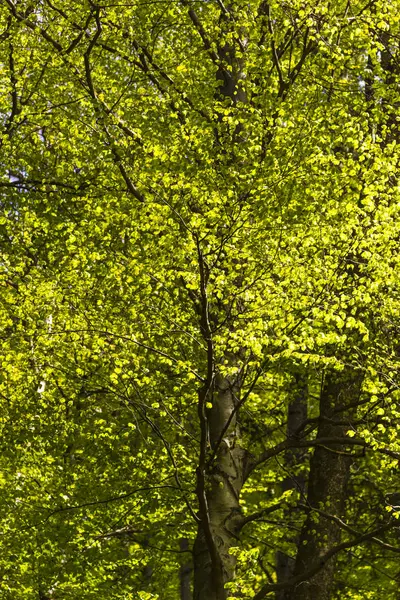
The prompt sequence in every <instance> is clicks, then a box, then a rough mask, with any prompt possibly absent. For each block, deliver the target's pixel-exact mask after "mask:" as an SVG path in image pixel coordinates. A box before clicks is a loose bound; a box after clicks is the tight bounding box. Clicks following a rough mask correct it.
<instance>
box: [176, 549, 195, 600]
mask: <svg viewBox="0 0 400 600" xmlns="http://www.w3.org/2000/svg"><path fill="white" fill-rule="evenodd" d="M179 547H180V549H181V551H182V552H188V551H189V540H188V539H187V538H182V539H181V540H180V542H179ZM191 574H192V563H191V561H189V560H188V561H186V562H184V563H183V564H182V565H181V568H180V570H179V592H180V595H179V597H180V600H192V591H191V589H190V583H191Z"/></svg>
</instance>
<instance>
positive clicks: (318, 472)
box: [285, 373, 361, 600]
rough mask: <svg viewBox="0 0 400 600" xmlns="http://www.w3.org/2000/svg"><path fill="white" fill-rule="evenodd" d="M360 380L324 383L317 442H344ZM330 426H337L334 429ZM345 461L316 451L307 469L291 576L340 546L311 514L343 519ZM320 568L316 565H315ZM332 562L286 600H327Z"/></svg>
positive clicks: (335, 449)
mask: <svg viewBox="0 0 400 600" xmlns="http://www.w3.org/2000/svg"><path fill="white" fill-rule="evenodd" d="M360 383H361V377H360V376H355V375H354V373H353V374H352V376H351V377H347V379H346V378H345V377H343V376H341V375H340V374H330V375H329V376H327V377H326V379H325V381H324V383H323V386H322V392H321V398H320V422H319V427H318V435H317V438H318V437H321V438H322V437H325V438H327V437H329V438H332V437H341V438H342V437H344V436H345V435H346V431H347V430H348V428H349V425H343V421H345V419H346V418H349V419H350V418H351V413H352V411H353V410H354V409H350V410H347V411H346V410H345V406H347V405H350V404H352V403H354V402H355V401H356V400H357V399H358V397H359V393H360ZM335 421H337V422H340V423H341V424H336V423H335ZM350 464H351V457H350V455H349V453H346V452H345V450H344V448H343V447H342V446H340V445H337V444H334V445H323V446H322V445H321V446H317V447H316V449H315V452H314V454H313V457H312V459H311V464H310V473H309V479H308V496H307V507H308V508H309V509H310V510H309V512H308V515H307V518H306V521H305V523H304V525H303V528H302V532H301V535H300V539H299V545H298V552H297V557H296V564H295V569H294V575H295V576H297V575H301V573H303V572H304V571H306V570H307V569H308V568H310V566H312V565H315V564H317V563H318V560H320V557H321V556H322V555H323V554H325V553H326V552H327V551H328V550H330V549H331V548H333V547H334V546H336V545H337V544H338V543H339V542H340V537H341V536H340V534H341V529H340V527H339V526H338V525H337V524H336V523H335V522H334V521H332V520H330V519H329V518H327V517H324V516H323V515H321V513H316V512H313V511H312V509H313V508H315V509H317V510H320V511H324V512H326V513H327V514H329V515H334V516H337V517H342V516H343V511H344V506H345V501H346V483H347V479H348V475H349V470H350ZM321 566H322V565H321ZM334 573H335V559H334V558H332V559H331V560H329V561H328V562H327V563H326V564H325V565H324V566H323V568H322V569H321V570H320V571H319V572H318V573H317V574H316V575H315V576H314V577H312V578H311V579H309V580H307V581H303V582H301V583H299V584H298V585H297V586H296V587H295V588H294V589H292V590H289V591H288V594H287V596H285V598H290V600H330V598H331V591H332V586H333V583H334Z"/></svg>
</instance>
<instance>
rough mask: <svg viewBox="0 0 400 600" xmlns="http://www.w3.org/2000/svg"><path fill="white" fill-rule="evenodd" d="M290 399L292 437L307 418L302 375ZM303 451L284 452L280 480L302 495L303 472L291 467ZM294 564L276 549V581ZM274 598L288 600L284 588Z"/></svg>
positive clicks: (287, 576) (289, 433)
mask: <svg viewBox="0 0 400 600" xmlns="http://www.w3.org/2000/svg"><path fill="white" fill-rule="evenodd" d="M291 395H292V400H291V402H290V403H289V407H288V419H287V430H286V433H287V437H288V438H289V439H290V438H293V437H294V436H295V435H296V432H297V431H298V430H299V428H300V427H301V425H302V424H303V423H304V422H305V420H306V418H307V397H308V386H307V379H306V377H305V376H304V375H299V374H298V375H296V376H295V380H294V389H293V390H291ZM303 453H304V451H303V450H301V449H297V450H296V449H294V448H293V449H290V450H288V451H287V452H286V454H285V466H286V468H287V470H288V471H289V474H288V476H287V477H286V478H285V479H284V480H283V482H282V491H283V492H285V491H287V490H291V489H297V490H299V491H300V493H301V494H302V496H303V495H304V493H305V484H306V480H305V476H304V474H303V473H300V474H298V473H292V472H291V471H292V469H293V467H298V465H299V463H300V462H301V460H302V458H301V457H302V455H303ZM289 541H291V542H295V543H297V542H298V540H297V539H295V538H294V539H293V538H291V539H290V540H289ZM294 566H295V558H294V557H292V556H289V555H288V554H286V553H285V552H282V551H280V550H278V552H277V554H276V574H277V580H278V583H281V582H282V581H287V580H288V579H290V577H292V575H293V572H294ZM276 600H289V596H288V595H287V592H286V590H279V591H278V592H277V593H276Z"/></svg>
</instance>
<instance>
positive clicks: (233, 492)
mask: <svg viewBox="0 0 400 600" xmlns="http://www.w3.org/2000/svg"><path fill="white" fill-rule="evenodd" d="M238 392H239V389H238V383H236V384H235V383H233V382H232V381H230V380H229V379H227V378H223V377H220V376H218V375H217V376H216V379H215V400H214V403H213V408H212V409H210V410H209V411H208V413H209V414H208V423H209V443H210V452H209V459H208V462H207V465H206V468H205V473H204V477H205V500H206V506H207V514H204V513H202V511H201V510H200V515H201V522H200V523H199V527H198V533H197V538H196V541H195V544H194V549H193V556H194V596H193V597H194V600H225V599H226V597H227V593H226V591H225V590H224V584H225V583H226V582H227V581H231V580H232V579H233V578H234V572H235V558H234V557H233V556H231V554H230V553H229V551H230V549H231V547H232V546H233V545H236V543H237V531H238V526H239V523H240V521H241V510H240V504H239V494H240V491H241V488H242V485H243V479H244V463H245V451H244V449H243V448H241V446H240V443H239V440H240V432H239V427H238V424H237V421H236V414H235V406H236V403H237V401H238V400H237V399H238ZM211 458H212V460H211ZM199 504H201V502H200V500H199ZM210 534H211V537H212V541H213V543H214V545H215V547H214V549H212V548H210V539H209V538H210ZM213 552H214V555H213Z"/></svg>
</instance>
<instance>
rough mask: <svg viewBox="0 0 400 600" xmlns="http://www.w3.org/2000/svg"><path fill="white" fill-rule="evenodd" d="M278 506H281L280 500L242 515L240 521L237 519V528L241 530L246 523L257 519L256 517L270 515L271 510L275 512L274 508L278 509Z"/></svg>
mask: <svg viewBox="0 0 400 600" xmlns="http://www.w3.org/2000/svg"><path fill="white" fill-rule="evenodd" d="M280 508H282V502H277V503H276V504H273V505H272V506H267V508H262V509H261V510H259V511H257V512H255V513H252V514H251V515H247V516H246V517H243V519H242V520H241V521H239V524H238V530H239V531H241V529H242V528H243V527H244V526H245V525H247V524H248V523H252V522H253V521H257V520H258V519H261V518H262V517H265V516H266V515H270V514H272V513H273V512H275V511H276V510H279V509H280Z"/></svg>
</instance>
